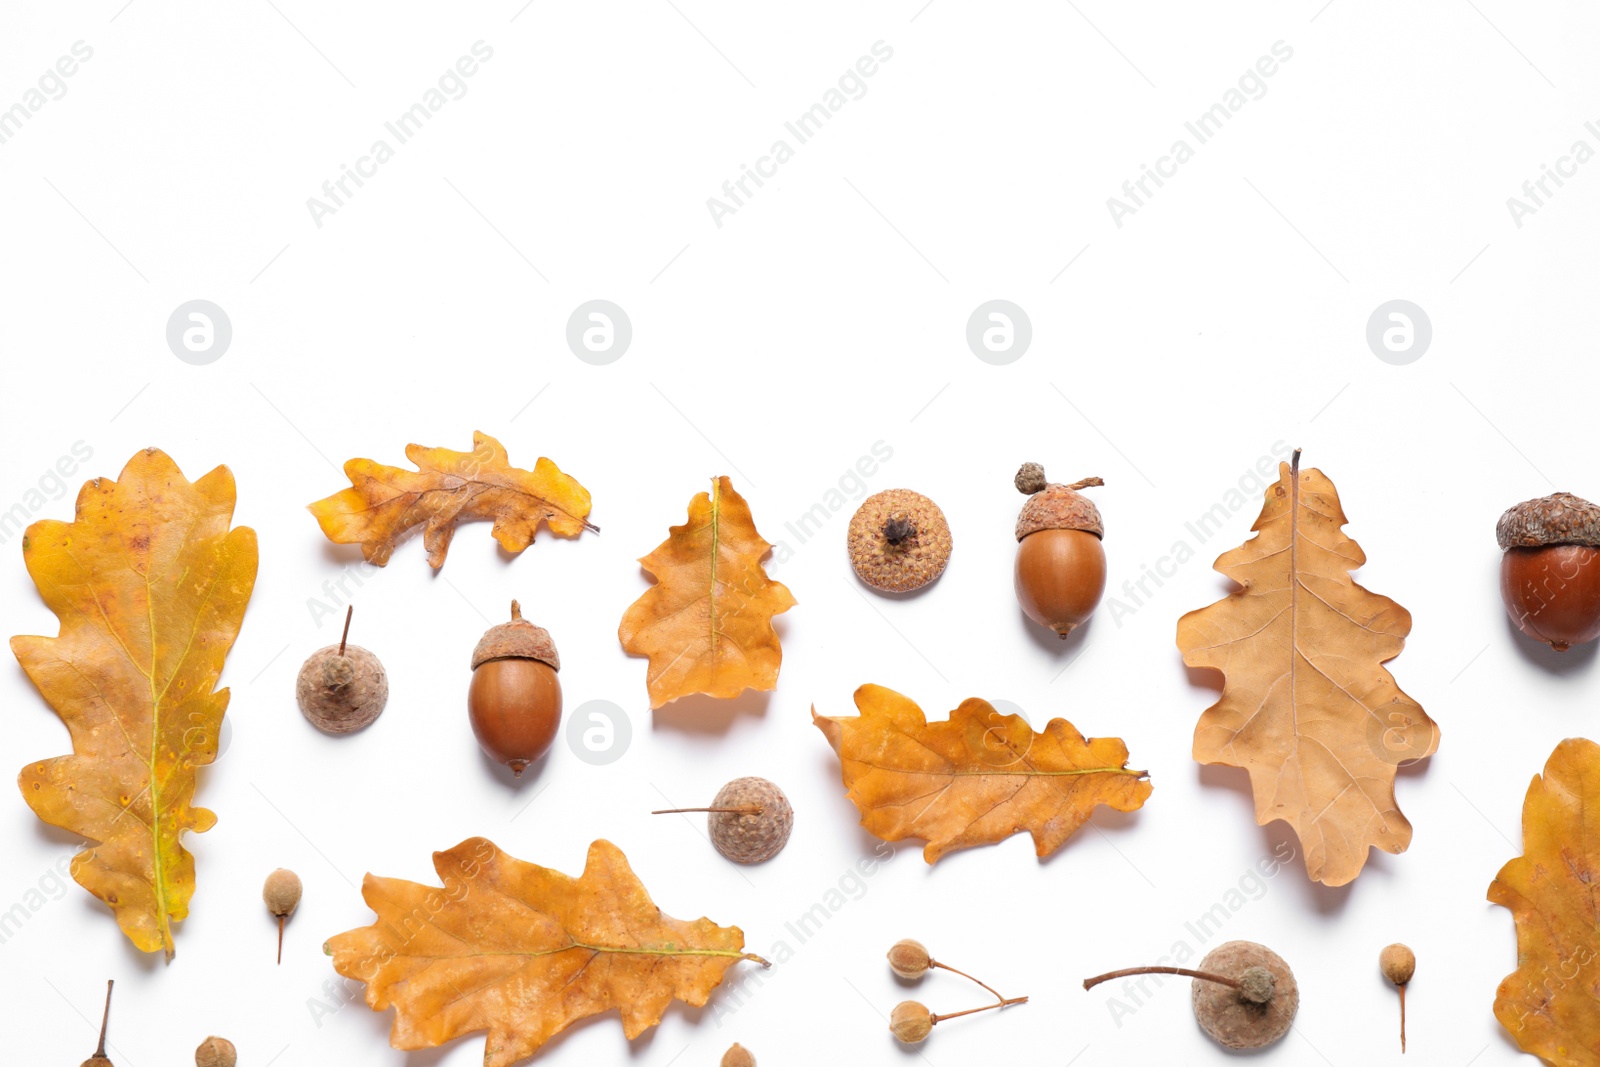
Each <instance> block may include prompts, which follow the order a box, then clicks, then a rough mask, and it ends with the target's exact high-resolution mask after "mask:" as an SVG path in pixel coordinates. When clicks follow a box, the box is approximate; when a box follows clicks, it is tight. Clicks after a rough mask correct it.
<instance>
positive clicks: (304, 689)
mask: <svg viewBox="0 0 1600 1067" xmlns="http://www.w3.org/2000/svg"><path fill="white" fill-rule="evenodd" d="M354 610H355V606H354V605H351V606H350V607H349V608H346V609H345V613H344V635H343V636H341V637H340V638H339V643H338V644H337V645H329V646H327V647H326V648H319V649H317V650H316V651H315V652H313V653H312V654H311V655H310V656H309V657H307V658H306V661H305V663H303V664H302V665H301V666H300V673H299V675H298V676H296V678H295V681H294V696H295V702H296V703H298V704H299V705H300V712H301V714H303V715H304V716H305V717H306V718H307V719H309V720H310V721H311V724H312V725H313V726H315V727H316V728H317V729H319V730H321V731H323V732H324V733H330V734H348V733H351V732H353V731H355V730H359V729H361V728H362V727H363V726H367V725H369V724H371V722H372V720H374V719H376V718H377V717H378V716H379V715H382V714H383V706H384V705H385V704H386V703H388V701H389V676H388V675H386V674H385V673H384V672H383V664H382V663H380V662H378V657H377V656H374V655H373V654H372V653H371V652H368V651H367V650H366V649H364V648H362V647H361V646H360V645H347V644H346V640H347V639H348V638H349V636H350V616H351V614H352V613H353V612H354Z"/></svg>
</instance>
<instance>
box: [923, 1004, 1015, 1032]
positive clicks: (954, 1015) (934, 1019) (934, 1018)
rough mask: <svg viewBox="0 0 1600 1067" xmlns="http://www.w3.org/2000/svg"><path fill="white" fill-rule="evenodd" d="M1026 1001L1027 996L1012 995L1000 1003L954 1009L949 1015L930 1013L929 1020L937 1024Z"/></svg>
mask: <svg viewBox="0 0 1600 1067" xmlns="http://www.w3.org/2000/svg"><path fill="white" fill-rule="evenodd" d="M1026 1003H1028V998H1027V997H1012V998H1011V999H1010V1000H1002V1001H1001V1002H1000V1003H998V1004H985V1005H984V1006H983V1007H981V1008H968V1009H967V1010H966V1011H952V1012H950V1013H949V1014H947V1015H930V1016H928V1021H929V1023H930V1024H931V1025H934V1026H937V1025H939V1024H940V1023H942V1022H944V1021H945V1020H946V1019H959V1018H960V1017H961V1016H963V1015H972V1014H973V1013H975V1012H980V1011H994V1010H995V1009H996V1008H1004V1007H1009V1006H1010V1005H1012V1004H1026Z"/></svg>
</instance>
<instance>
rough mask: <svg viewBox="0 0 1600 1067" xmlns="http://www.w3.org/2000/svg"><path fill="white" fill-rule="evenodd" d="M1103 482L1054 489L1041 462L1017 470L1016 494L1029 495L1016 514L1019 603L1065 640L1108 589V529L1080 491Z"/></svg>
mask: <svg viewBox="0 0 1600 1067" xmlns="http://www.w3.org/2000/svg"><path fill="white" fill-rule="evenodd" d="M1104 484H1105V482H1103V481H1101V480H1100V479H1099V478H1084V479H1083V480H1081V481H1077V482H1073V483H1072V484H1071V485H1054V484H1051V483H1049V482H1047V481H1046V480H1045V476H1044V468H1043V467H1041V466H1040V465H1039V464H1037V463H1024V464H1023V465H1022V467H1021V468H1020V469H1019V470H1018V471H1017V476H1016V486H1017V490H1018V491H1019V492H1022V493H1026V494H1029V496H1028V502H1027V503H1026V504H1024V505H1022V513H1021V514H1020V515H1018V516H1017V541H1018V544H1017V565H1016V572H1015V584H1016V590H1017V602H1018V603H1019V604H1021V605H1022V611H1023V614H1025V615H1027V616H1028V618H1030V619H1032V620H1033V621H1034V622H1036V623H1038V624H1039V625H1040V626H1043V627H1045V628H1046V629H1049V630H1053V631H1055V633H1056V636H1058V637H1061V638H1063V639H1065V638H1066V637H1067V635H1069V634H1070V633H1072V631H1073V630H1074V629H1076V628H1077V627H1078V626H1080V625H1082V624H1083V623H1084V622H1085V621H1086V620H1087V619H1088V618H1089V616H1090V615H1092V614H1093V613H1094V609H1095V606H1096V605H1097V604H1099V603H1100V597H1101V596H1102V595H1103V594H1104V593H1105V590H1106V552H1105V548H1104V547H1103V546H1102V545H1101V539H1102V538H1103V537H1104V535H1105V527H1104V526H1103V525H1102V524H1101V522H1100V511H1099V509H1098V508H1096V507H1095V506H1094V502H1093V501H1091V500H1090V499H1089V498H1088V497H1086V496H1084V495H1082V494H1081V493H1079V492H1078V490H1080V489H1087V488H1088V487H1090V486H1094V485H1104Z"/></svg>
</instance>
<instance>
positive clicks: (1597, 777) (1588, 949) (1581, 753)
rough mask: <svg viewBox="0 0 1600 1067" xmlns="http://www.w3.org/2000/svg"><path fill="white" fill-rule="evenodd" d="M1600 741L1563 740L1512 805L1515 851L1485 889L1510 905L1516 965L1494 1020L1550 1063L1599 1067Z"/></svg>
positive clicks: (1503, 986)
mask: <svg viewBox="0 0 1600 1067" xmlns="http://www.w3.org/2000/svg"><path fill="white" fill-rule="evenodd" d="M1597 806H1600V745H1596V744H1595V743H1594V742H1593V741H1588V740H1585V739H1584V738H1581V737H1577V738H1568V739H1567V740H1565V741H1563V742H1561V744H1559V745H1557V746H1556V749H1555V751H1554V752H1552V753H1551V754H1550V759H1549V762H1547V763H1546V764H1545V765H1544V775H1543V776H1542V777H1541V776H1538V775H1535V776H1534V779H1533V782H1532V784H1530V785H1529V786H1528V795H1527V798H1526V799H1525V800H1524V801H1523V802H1522V855H1521V856H1519V857H1518V858H1516V859H1514V860H1511V861H1510V862H1509V863H1507V864H1506V865H1505V866H1504V867H1502V868H1500V873H1499V874H1498V875H1496V876H1495V880H1494V881H1493V882H1491V883H1489V900H1490V901H1491V902H1493V903H1495V904H1499V905H1500V906H1501V907H1504V908H1509V909H1511V915H1512V918H1513V919H1514V920H1515V921H1516V926H1517V969H1516V970H1515V971H1513V972H1511V973H1510V974H1508V975H1507V976H1506V978H1505V980H1504V981H1503V982H1501V983H1500V988H1499V990H1498V991H1496V993H1495V998H1494V1014H1495V1018H1497V1019H1499V1020H1500V1024H1501V1025H1502V1026H1504V1027H1505V1028H1506V1029H1507V1030H1509V1031H1510V1032H1511V1036H1512V1038H1513V1039H1514V1040H1515V1041H1516V1043H1517V1046H1518V1047H1519V1048H1521V1049H1522V1051H1524V1052H1527V1053H1529V1054H1531V1055H1534V1056H1538V1057H1539V1058H1540V1059H1541V1060H1543V1061H1544V1062H1545V1063H1548V1064H1553V1065H1555V1067H1595V1065H1596V1064H1600V932H1597V931H1600V900H1597V899H1596V893H1595V885H1596V883H1600V820H1597V819H1595V818H1594V817H1593V812H1594V810H1595V808H1596V807H1597Z"/></svg>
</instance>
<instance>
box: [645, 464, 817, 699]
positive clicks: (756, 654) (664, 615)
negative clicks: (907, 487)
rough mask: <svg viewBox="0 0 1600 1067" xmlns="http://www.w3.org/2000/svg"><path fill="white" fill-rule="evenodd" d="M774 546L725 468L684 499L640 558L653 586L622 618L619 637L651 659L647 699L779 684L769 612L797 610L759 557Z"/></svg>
mask: <svg viewBox="0 0 1600 1067" xmlns="http://www.w3.org/2000/svg"><path fill="white" fill-rule="evenodd" d="M771 550H772V546H771V545H770V544H768V543H767V542H766V541H764V540H762V539H761V535H760V534H759V533H757V532H756V524H755V520H754V519H753V518H751V516H750V505H748V504H746V503H745V501H744V497H742V496H740V495H739V494H738V493H736V492H734V490H733V484H732V483H731V482H729V481H728V478H727V475H723V476H722V477H720V478H713V479H712V480H711V491H710V492H709V493H701V494H700V495H698V496H696V497H695V498H694V499H693V500H691V501H689V521H688V522H686V523H684V524H683V525H682V526H674V527H672V529H671V531H670V535H669V536H668V537H667V539H666V540H665V541H663V542H662V543H661V544H660V545H659V546H657V548H656V550H655V551H654V552H651V553H650V554H649V555H648V556H645V557H644V558H643V559H641V560H640V561H639V563H640V564H641V565H642V566H643V567H644V568H645V570H647V571H649V572H650V574H651V576H653V577H654V578H655V580H656V584H655V585H653V586H651V587H650V588H649V589H647V590H645V593H644V595H643V596H641V597H640V598H639V599H638V600H636V601H634V602H633V604H632V605H630V606H629V608H628V610H627V612H626V613H624V614H623V616H622V624H621V625H620V626H619V627H618V628H617V637H618V639H619V640H621V641H622V647H623V648H624V649H626V650H627V651H628V652H630V653H632V654H633V655H635V656H648V657H650V669H649V672H648V673H647V675H646V679H645V682H646V685H647V686H648V687H649V690H650V706H651V707H652V708H659V707H661V705H663V704H665V703H667V702H668V701H671V700H677V699H678V698H679V697H684V696H689V695H690V694H693V693H705V694H707V695H708V696H713V697H735V696H738V695H739V694H740V693H742V692H744V691H745V690H746V689H772V688H775V687H776V686H777V684H778V667H779V666H780V665H781V664H782V662H783V649H782V648H781V647H780V646H779V644H778V634H777V631H776V630H774V629H773V628H772V617H773V616H774V615H779V614H781V613H783V612H785V611H788V610H789V609H790V608H792V607H794V605H795V599H794V596H793V595H792V594H791V593H790V592H789V590H788V587H786V586H785V585H784V584H783V583H782V582H775V581H773V580H772V579H770V578H768V577H767V572H766V570H765V568H763V567H762V565H761V561H762V559H764V558H765V557H766V555H767V553H768V552H770V551H771Z"/></svg>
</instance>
